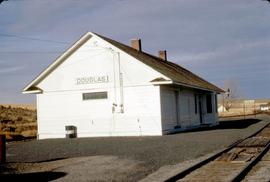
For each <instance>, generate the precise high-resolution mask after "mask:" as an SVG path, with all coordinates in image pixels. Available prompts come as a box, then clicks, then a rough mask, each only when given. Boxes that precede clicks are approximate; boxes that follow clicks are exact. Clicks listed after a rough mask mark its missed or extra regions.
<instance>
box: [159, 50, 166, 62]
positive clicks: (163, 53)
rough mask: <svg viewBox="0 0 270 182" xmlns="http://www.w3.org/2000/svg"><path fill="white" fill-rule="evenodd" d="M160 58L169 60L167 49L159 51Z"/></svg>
mask: <svg viewBox="0 0 270 182" xmlns="http://www.w3.org/2000/svg"><path fill="white" fill-rule="evenodd" d="M158 56H159V58H161V59H163V60H164V61H167V51H166V50H164V51H158Z"/></svg>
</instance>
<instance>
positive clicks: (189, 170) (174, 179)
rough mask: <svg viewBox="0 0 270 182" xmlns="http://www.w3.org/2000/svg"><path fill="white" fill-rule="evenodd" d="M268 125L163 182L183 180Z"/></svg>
mask: <svg viewBox="0 0 270 182" xmlns="http://www.w3.org/2000/svg"><path fill="white" fill-rule="evenodd" d="M269 125H270V123H269V122H268V123H267V124H265V125H264V126H263V127H262V128H260V129H259V130H257V131H256V132H255V133H253V134H251V135H249V136H248V137H245V138H243V139H240V140H237V141H236V142H234V143H233V144H231V145H229V146H228V147H227V148H225V149H223V150H222V151H220V152H218V153H216V154H214V155H212V156H210V157H208V158H207V159H205V160H203V161H201V162H199V163H197V164H195V165H193V166H191V167H189V168H187V169H185V170H183V171H181V172H180V173H178V174H176V175H174V176H171V177H169V178H168V179H166V180H164V182H174V181H177V180H179V179H182V178H184V177H185V176H186V175H188V174H190V173H191V172H193V171H195V170H197V169H199V168H201V167H202V166H204V165H206V164H208V163H209V162H211V161H213V160H215V159H216V158H218V157H219V156H221V155H222V154H223V153H226V152H228V151H229V150H231V149H233V148H234V147H236V146H237V145H238V144H239V143H241V142H243V141H244V140H246V139H248V138H251V137H253V136H255V135H257V134H258V133H260V132H261V131H262V130H263V129H265V128H266V127H267V126H269Z"/></svg>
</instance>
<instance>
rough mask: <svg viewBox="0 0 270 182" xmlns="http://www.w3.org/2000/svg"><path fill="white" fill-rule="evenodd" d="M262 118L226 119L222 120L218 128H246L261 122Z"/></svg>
mask: <svg viewBox="0 0 270 182" xmlns="http://www.w3.org/2000/svg"><path fill="white" fill-rule="evenodd" d="M260 121H261V120H260V119H239V120H225V121H220V122H219V125H218V126H215V127H213V128H216V129H244V128H247V127H249V126H250V125H253V124H256V123H258V122H260Z"/></svg>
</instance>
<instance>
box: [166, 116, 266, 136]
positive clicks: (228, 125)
mask: <svg viewBox="0 0 270 182" xmlns="http://www.w3.org/2000/svg"><path fill="white" fill-rule="evenodd" d="M260 121H261V120H260V119H237V120H231V119H230V120H223V121H220V122H219V125H216V126H210V125H208V124H202V125H200V126H199V127H195V128H190V129H187V130H184V131H183V130H182V131H179V132H174V133H171V135H174V134H179V133H189V132H199V131H209V130H226V129H244V128H247V127H249V126H251V125H253V124H256V123H258V122H260Z"/></svg>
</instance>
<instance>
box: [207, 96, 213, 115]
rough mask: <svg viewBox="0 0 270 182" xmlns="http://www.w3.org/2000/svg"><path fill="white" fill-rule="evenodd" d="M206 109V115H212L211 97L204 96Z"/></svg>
mask: <svg viewBox="0 0 270 182" xmlns="http://www.w3.org/2000/svg"><path fill="white" fill-rule="evenodd" d="M206 108H207V113H212V95H210V94H208V95H206Z"/></svg>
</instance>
